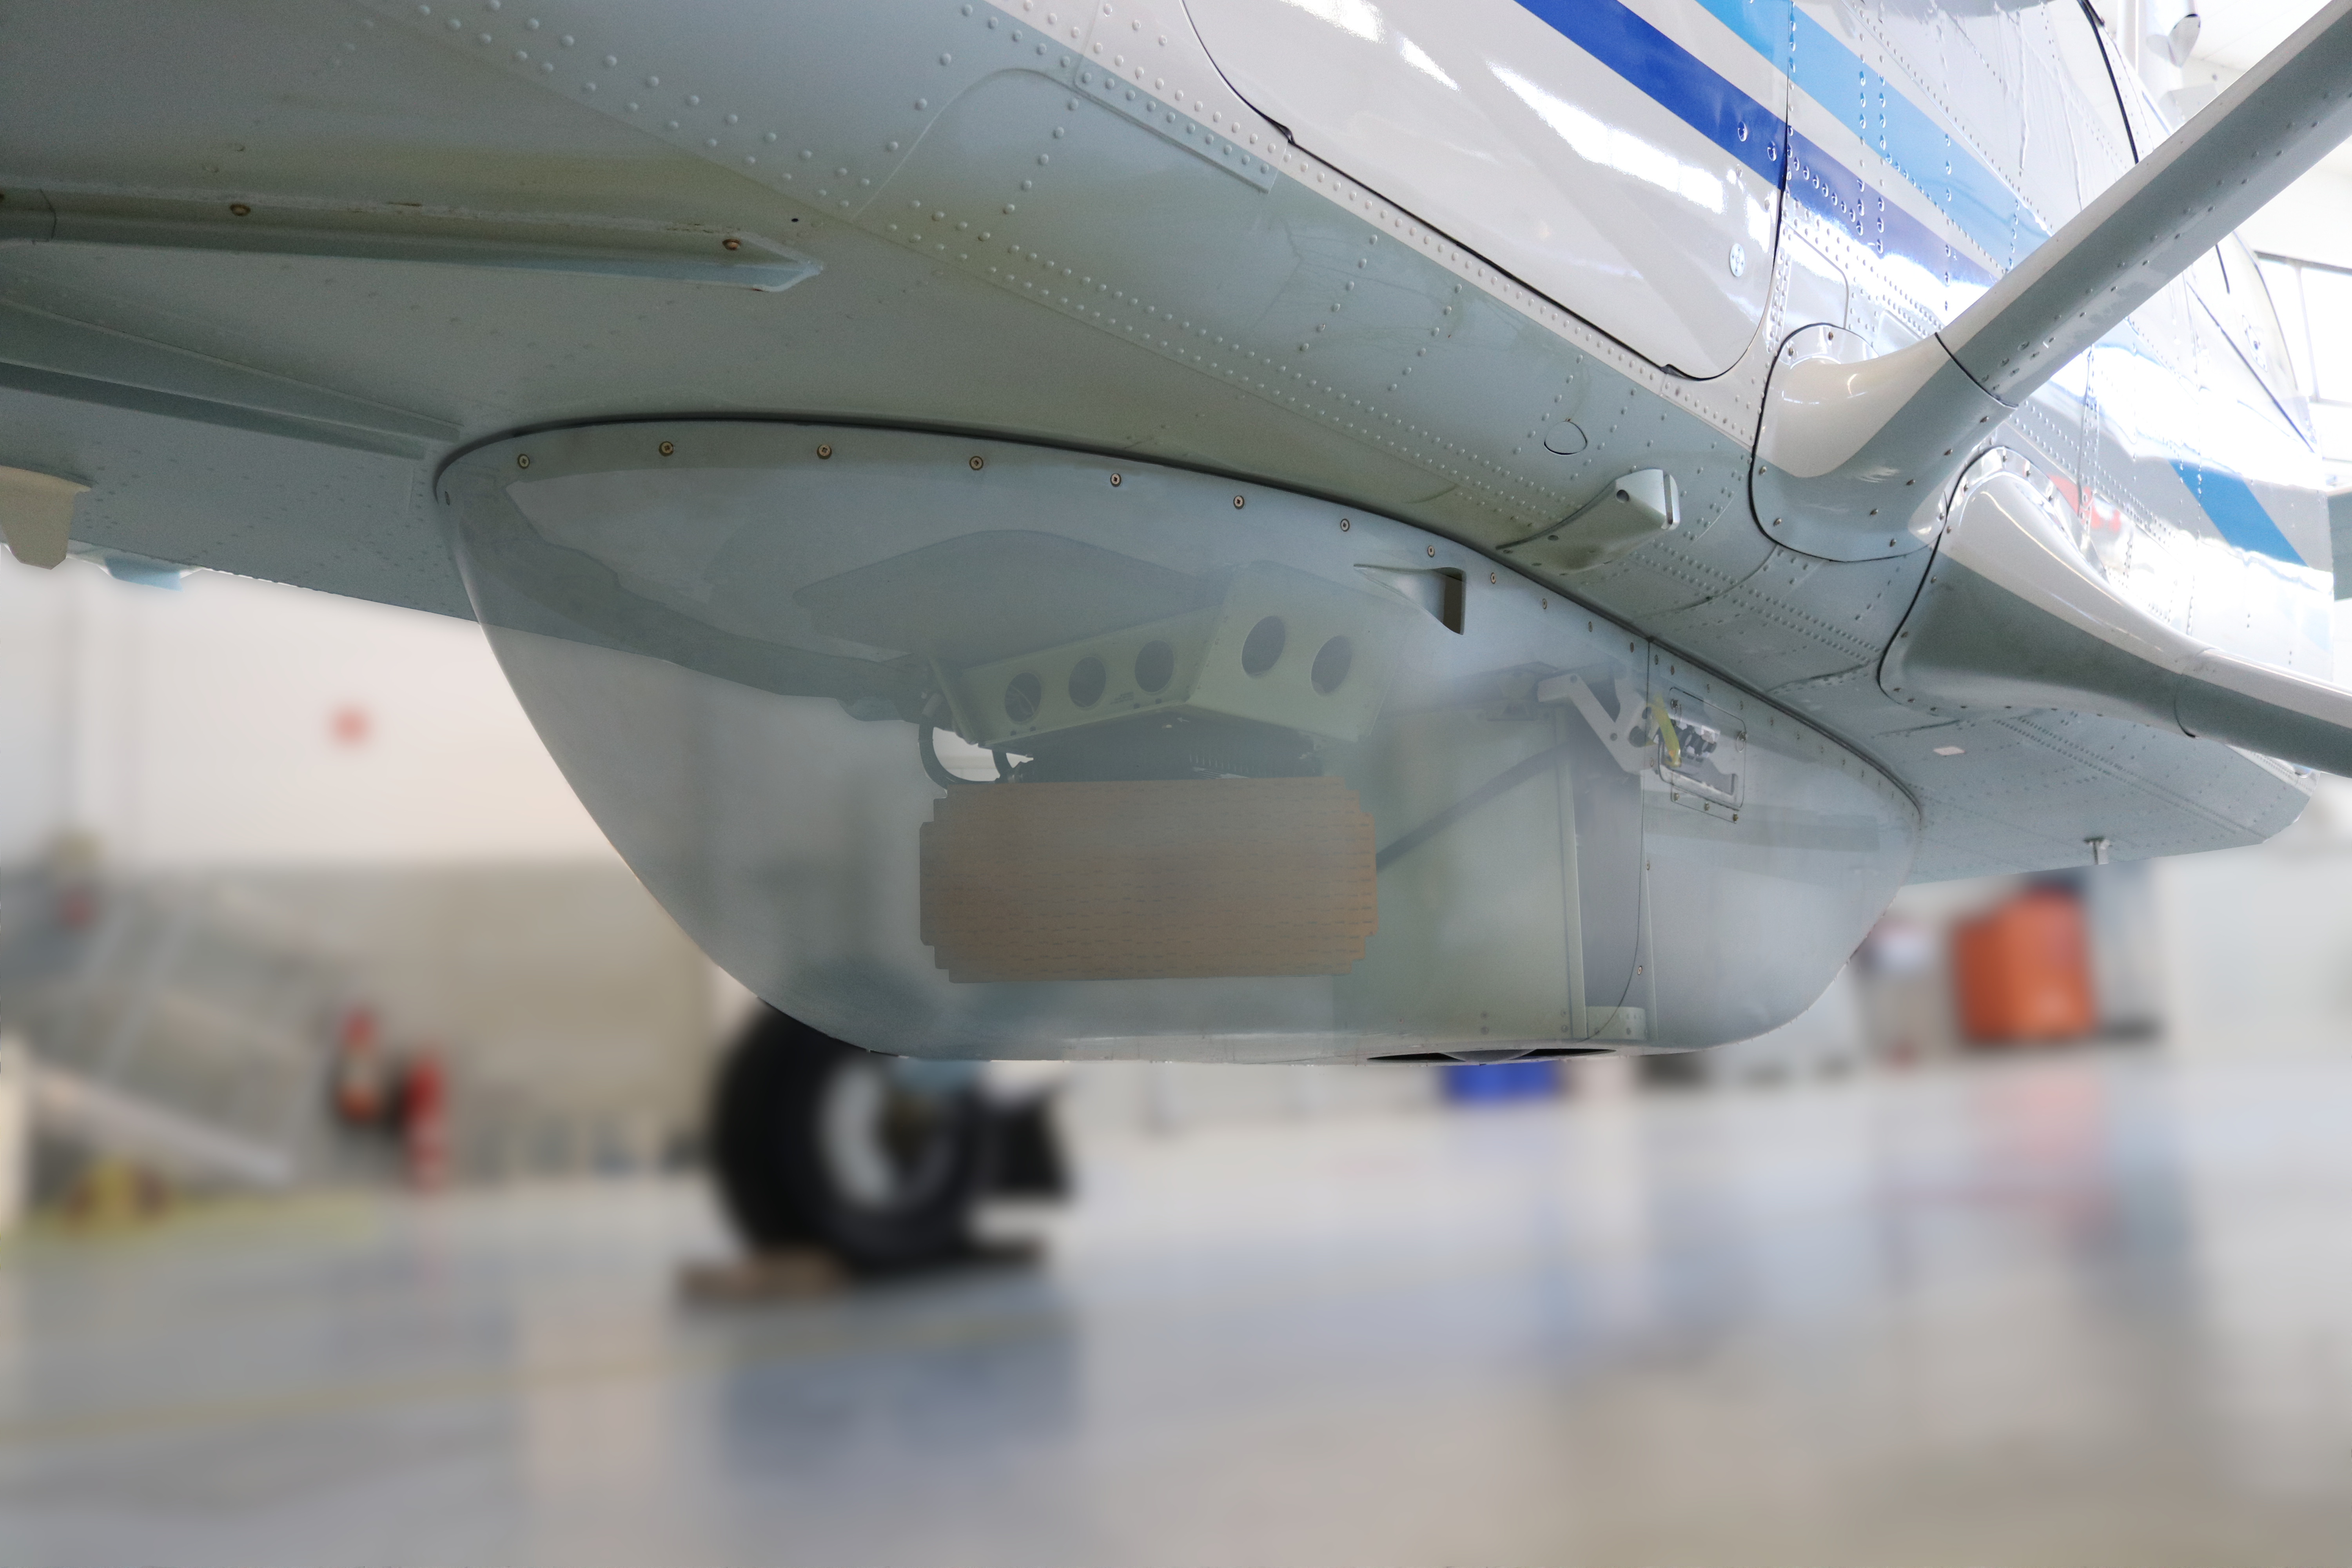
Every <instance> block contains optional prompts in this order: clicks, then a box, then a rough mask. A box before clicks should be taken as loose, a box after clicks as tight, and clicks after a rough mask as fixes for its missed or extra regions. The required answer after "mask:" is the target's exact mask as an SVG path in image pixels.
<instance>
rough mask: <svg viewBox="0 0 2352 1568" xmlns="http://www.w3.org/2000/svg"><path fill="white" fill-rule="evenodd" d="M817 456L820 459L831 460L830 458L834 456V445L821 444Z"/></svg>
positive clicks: (828, 443)
mask: <svg viewBox="0 0 2352 1568" xmlns="http://www.w3.org/2000/svg"><path fill="white" fill-rule="evenodd" d="M816 455H817V456H818V457H820V458H830V457H832V456H833V445H832V443H830V442H823V443H820V444H819V445H818V447H817V449H816Z"/></svg>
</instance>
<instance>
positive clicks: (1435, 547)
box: [1429, 544, 1437, 560]
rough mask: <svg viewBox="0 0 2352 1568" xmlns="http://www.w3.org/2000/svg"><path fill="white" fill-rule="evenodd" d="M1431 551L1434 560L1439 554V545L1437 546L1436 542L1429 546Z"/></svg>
mask: <svg viewBox="0 0 2352 1568" xmlns="http://www.w3.org/2000/svg"><path fill="white" fill-rule="evenodd" d="M1429 553H1430V558H1431V559H1432V560H1434V559H1435V558H1436V556H1437V546H1435V545H1434V544H1433V545H1431V546H1430V547H1429Z"/></svg>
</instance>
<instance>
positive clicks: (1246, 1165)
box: [0, 1054, 2352, 1568]
mask: <svg viewBox="0 0 2352 1568" xmlns="http://www.w3.org/2000/svg"><path fill="white" fill-rule="evenodd" d="M2347 1123H2352V1068H2347V1067H2339V1066H2332V1065H2331V1066H2315V1065H2307V1066H2295V1067H2288V1066H2279V1067H2265V1068H2243V1067H2239V1068H2228V1069H2220V1068H2165V1067H2163V1066H2161V1065H2160V1064H2159V1062H2158V1060H2157V1059H2155V1058H2147V1057H2134V1056H2125V1055H2113V1054H2084V1055H2075V1056H2068V1057H2062V1058H2043V1059H2039V1060H2032V1061H2019V1062H2012V1063H2004V1064H1994V1065H1981V1066H1968V1067H1962V1068H1951V1069H1945V1070H1938V1071H1936V1072H1932V1073H1921V1074H1916V1075H1911V1076H1907V1077H1897V1078H1885V1079H1875V1080H1868V1081H1862V1082H1850V1083H1846V1084H1843V1085H1832V1086H1822V1087H1818V1088H1805V1089H1780V1090H1774V1091H1765V1090H1741V1091H1722V1092H1715V1093H1707V1094H1697V1093H1691V1094H1667V1095H1650V1096H1643V1097H1639V1098H1622V1099H1615V1100H1611V1099H1606V1098H1595V1099H1591V1100H1584V1101H1581V1102H1578V1103H1575V1104H1573V1105H1570V1106H1568V1107H1565V1108H1563V1107H1558V1106H1539V1107H1532V1108H1517V1109H1506V1110H1483V1111H1457V1112H1448V1113H1431V1112H1424V1113H1421V1114H1417V1115H1410V1116H1386V1117H1380V1118H1363V1119H1355V1120H1349V1121H1324V1122H1314V1123H1291V1124H1278V1125H1260V1126H1252V1127H1228V1128H1224V1129H1222V1130H1214V1131H1200V1132H1195V1133H1192V1134H1187V1135H1184V1136H1181V1137H1175V1138H1169V1139H1163V1140H1159V1141H1140V1140H1138V1141H1133V1142H1116V1143H1106V1144H1103V1145H1101V1146H1099V1147H1093V1148H1089V1149H1087V1151H1085V1153H1084V1157H1083V1162H1082V1171H1083V1173H1085V1175H1086V1176H1087V1179H1088V1190H1087V1194H1086V1198H1085V1201H1084V1202H1083V1203H1082V1204H1080V1205H1078V1206H1077V1207H1076V1209H1075V1210H1074V1211H1073V1212H1072V1213H1071V1214H1069V1215H1067V1216H1066V1218H1065V1219H1063V1220H1061V1221H1058V1222H1056V1223H1057V1226H1058V1228H1057V1232H1056V1235H1055V1241H1054V1245H1053V1247H1052V1252H1051V1258H1050V1261H1049V1262H1048V1263H1047V1264H1045V1266H1044V1267H1042V1268H1036V1269H1032V1270H1017V1269H998V1270H994V1271H976V1272H971V1273H968V1274H964V1275H961V1276H958V1277H953V1278H946V1279H931V1280H928V1281H920V1282H906V1283H900V1284H895V1285H890V1286H887V1287H879V1288H875V1289H868V1290H865V1291H862V1292H856V1293H852V1294H848V1295H843V1296H838V1297H834V1298H829V1299H822V1300H806V1301H800V1302H792V1303H782V1304H772V1305H766V1306H759V1307H738V1308H731V1309H717V1308H709V1307H688V1306H686V1305H682V1304H681V1303H680V1302H679V1300H677V1296H676V1294H675V1291H674V1287H673V1270H674V1268H675V1267H676V1265H677V1262H678V1261H679V1260H681V1259H683V1258H690V1257H695V1256H698V1255H705V1254H707V1253H709V1251H710V1250H711V1249H713V1248H714V1247H716V1246H717V1235H716V1232H715V1230H714V1228H713V1227H712V1226H711V1223H710V1221H709V1217H708V1215H707V1214H706V1211H705V1207H704V1205H703V1203H702V1200H701V1197H700V1194H699V1193H698V1190H697V1189H695V1188H694V1187H692V1186H690V1185H687V1184H651V1183H647V1184H606V1185H601V1186H575V1187H565V1188H542V1189H537V1190H528V1191H513V1192H509V1193H503V1194H483V1195H474V1196H461V1197H456V1198H451V1199H448V1200H445V1201H440V1202H436V1203H430V1204H422V1205H411V1204H397V1203H384V1204H362V1203H358V1202H355V1201H344V1200H338V1201H332V1202H305V1203H297V1204H290V1205H278V1206H273V1207H271V1208H269V1209H267V1210H255V1211H240V1212H236V1213H224V1214H221V1215H215V1216H213V1217H210V1218H192V1219H188V1220H184V1221H182V1222H179V1223H177V1224H174V1225H173V1226H167V1227H166V1228H164V1229H163V1230H162V1231H160V1232H156V1233H152V1234H150V1235H148V1236H145V1237H139V1238H135V1239H117V1240H111V1241H98V1240H73V1239H68V1238H65V1237H55V1236H49V1237H41V1236H36V1237H33V1238H31V1239H29V1240H26V1241H25V1242H22V1243H20V1244H18V1245H16V1247H14V1248H13V1249H10V1250H8V1251H5V1252H0V1562H5V1563H10V1564H18V1563H22V1564H37V1565H43V1568H65V1565H68V1564H80V1563H90V1564H100V1563H103V1564H110V1565H119V1564H123V1563H147V1562H154V1563H174V1564H205V1563H297V1562H311V1563H322V1562H350V1563H436V1564H443V1563H484V1564H487V1563H550V1564H553V1563H562V1564H566V1565H591V1564H602V1563H722V1562H733V1563H749V1562H755V1561H756V1562H761V1563H828V1564H855V1563H896V1564H917V1563H971V1564H981V1563H1007V1564H1013V1563H1019V1564H1047V1563H1096V1564H1108V1563H1171V1564H1174V1563H1183V1564H1205V1563H1291V1564H1298V1563H1359V1564H1360V1563H1444V1562H1452V1563H1536V1562H1542V1563H1610V1564H1616V1563H1623V1564H1637V1563H1652V1564H1664V1563H1722V1564H1739V1565H1741V1568H1761V1565H1768V1564H1783V1563H1786V1564H1795V1563H1808V1564H1848V1563H1851V1564H1862V1563H1873V1564H1886V1563H2000V1564H2023V1563H2050V1564H2058V1563H2065V1564H2070V1565H2075V1568H2081V1565H2085V1564H2107V1563H2112V1564H2126V1563H2128V1564H2132V1565H2134V1568H2153V1565H2158V1564H2171V1563H2179V1564H2197V1565H2200V1568H2205V1565H2210V1564H2214V1563H2254V1562H2261V1563H2321V1562H2327V1563H2340V1562H2342V1561H2343V1556H2344V1551H2345V1544H2346V1542H2352V1219H2347V1215H2352V1138H2347V1137H2346V1136H2345V1135H2344V1130H2345V1128H2346V1127H2347Z"/></svg>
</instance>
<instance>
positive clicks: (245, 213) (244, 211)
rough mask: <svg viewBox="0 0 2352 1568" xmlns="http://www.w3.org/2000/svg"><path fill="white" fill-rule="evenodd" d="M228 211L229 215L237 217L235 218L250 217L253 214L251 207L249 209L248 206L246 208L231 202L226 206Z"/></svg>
mask: <svg viewBox="0 0 2352 1568" xmlns="http://www.w3.org/2000/svg"><path fill="white" fill-rule="evenodd" d="M228 210H229V212H230V213H231V214H233V215H234V216H237V217H249V216H252V214H253V209H252V208H251V207H249V206H247V205H245V204H244V203H243V202H231V203H229V204H228Z"/></svg>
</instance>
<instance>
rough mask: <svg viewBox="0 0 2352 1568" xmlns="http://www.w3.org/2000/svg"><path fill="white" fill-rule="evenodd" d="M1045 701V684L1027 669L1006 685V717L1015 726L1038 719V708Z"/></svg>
mask: <svg viewBox="0 0 2352 1568" xmlns="http://www.w3.org/2000/svg"><path fill="white" fill-rule="evenodd" d="M1043 701H1045V682H1044V681H1042V680H1040V679H1037V678H1036V677H1035V676H1034V675H1032V674H1030V673H1029V672H1028V671H1027V670H1025V669H1024V670H1023V671H1022V672H1021V673H1020V674H1018V675H1016V676H1014V677H1013V679H1010V680H1008V681H1006V682H1005V683H1004V716H1005V717H1006V718H1007V719H1010V720H1012V721H1013V722H1014V723H1015V724H1026V723H1027V722H1029V721H1031V720H1032V719H1034V718H1035V717H1037V706H1038V704H1039V703H1041V702H1043Z"/></svg>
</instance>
